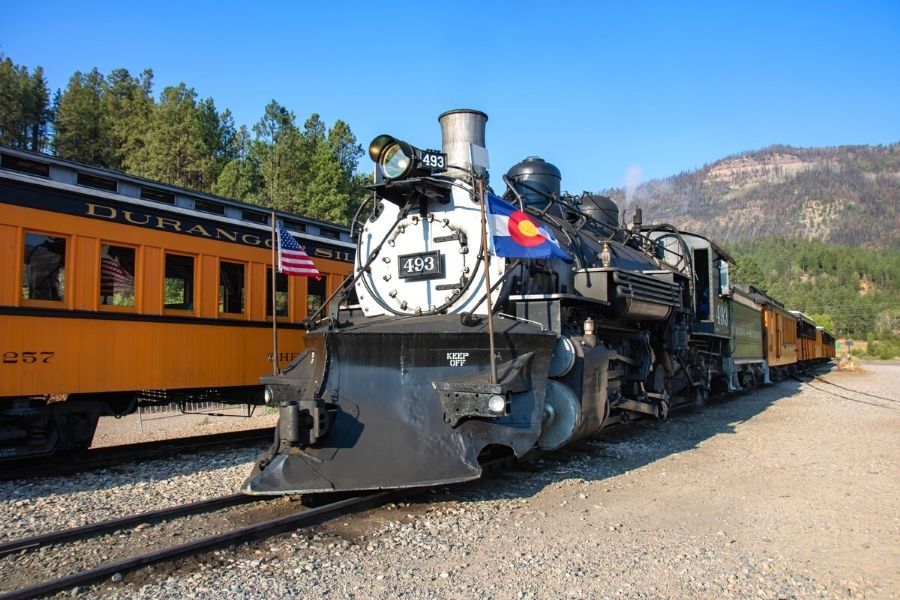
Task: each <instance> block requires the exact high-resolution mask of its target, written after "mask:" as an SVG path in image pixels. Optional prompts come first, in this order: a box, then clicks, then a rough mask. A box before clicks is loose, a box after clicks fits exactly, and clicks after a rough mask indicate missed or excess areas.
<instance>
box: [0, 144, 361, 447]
mask: <svg viewBox="0 0 900 600" xmlns="http://www.w3.org/2000/svg"><path fill="white" fill-rule="evenodd" d="M279 218H281V219H283V221H284V222H285V224H286V226H287V229H288V230H289V231H290V232H291V233H292V234H293V235H294V236H295V237H296V238H297V239H298V241H299V243H300V244H301V245H302V246H303V247H304V249H305V250H306V252H307V253H308V254H309V255H310V256H311V257H312V259H313V261H314V262H315V264H316V267H317V268H318V270H319V271H320V272H321V274H322V276H321V278H319V279H308V278H305V277H290V278H289V277H286V276H284V275H282V274H277V277H276V284H275V292H274V293H275V305H276V309H275V310H276V313H277V314H276V318H277V320H278V331H279V336H278V343H279V352H278V356H277V357H273V356H272V354H273V352H272V348H273V344H272V302H271V299H272V285H271V269H272V250H271V248H272V246H271V226H272V224H271V216H270V213H269V212H267V211H266V210H265V209H264V208H261V207H259V206H254V205H249V204H243V203H239V202H234V201H230V200H226V199H224V198H220V197H216V196H210V195H206V194H201V193H197V192H194V191H190V190H186V189H182V188H178V187H173V186H168V185H164V184H161V183H158V182H153V181H149V180H145V179H141V178H137V177H131V176H127V175H123V174H120V173H115V172H111V171H107V170H103V169H97V168H92V167H88V166H86V165H82V164H78V163H74V162H70V161H65V160H60V159H56V158H52V157H49V156H46V155H41V154H34V153H31V152H25V151H21V150H17V149H12V148H7V147H0V273H2V275H0V458H16V457H22V456H28V455H36V454H47V453H50V452H53V451H54V450H59V449H66V448H78V447H86V446H88V445H89V444H90V441H91V438H92V437H93V432H94V429H95V427H96V424H97V419H98V417H99V416H100V415H103V414H114V415H122V414H127V413H128V412H131V411H133V410H134V409H135V408H136V407H137V406H138V404H139V403H153V404H156V403H166V402H173V401H178V402H181V401H186V400H200V399H202V400H216V401H220V402H233V403H261V402H262V388H261V387H260V386H259V385H258V384H259V377H260V375H263V374H265V373H271V372H272V361H273V360H277V361H278V364H279V365H280V366H284V365H286V364H287V363H288V362H290V360H291V359H293V358H294V356H296V355H297V354H298V353H299V352H301V350H302V333H303V332H302V329H303V321H304V319H306V317H307V315H308V314H310V312H311V311H313V310H315V309H316V308H318V306H319V305H320V304H321V303H322V302H324V300H325V299H326V298H327V297H328V296H329V295H330V294H331V292H333V291H334V290H335V289H336V288H337V287H338V286H339V285H340V283H341V281H342V280H343V278H344V277H345V276H346V275H347V274H348V273H349V271H350V264H351V261H352V260H353V254H354V245H353V244H351V243H350V240H349V232H348V230H347V229H346V228H343V227H340V226H336V225H332V224H328V223H323V222H319V221H315V220H311V219H305V218H300V217H296V216H291V215H279Z"/></svg>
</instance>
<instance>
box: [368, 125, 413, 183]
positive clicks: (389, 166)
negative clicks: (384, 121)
mask: <svg viewBox="0 0 900 600" xmlns="http://www.w3.org/2000/svg"><path fill="white" fill-rule="evenodd" d="M369 158H371V159H372V160H373V161H374V162H375V164H377V165H378V166H379V167H381V172H382V173H383V174H384V176H385V177H386V178H387V179H399V178H401V177H405V176H406V175H408V174H409V173H410V172H411V171H412V170H413V164H414V162H415V160H414V159H415V150H414V149H413V147H412V146H410V145H409V144H407V143H406V142H404V141H401V140H398V139H397V138H395V137H393V136H390V135H387V134H382V135H379V136H378V137H376V138H375V139H374V140H372V143H370V144H369Z"/></svg>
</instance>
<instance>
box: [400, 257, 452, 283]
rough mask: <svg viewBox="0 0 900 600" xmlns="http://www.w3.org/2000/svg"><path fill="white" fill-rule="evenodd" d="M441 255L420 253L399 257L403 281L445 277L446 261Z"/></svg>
mask: <svg viewBox="0 0 900 600" xmlns="http://www.w3.org/2000/svg"><path fill="white" fill-rule="evenodd" d="M441 259H442V257H441V253H440V252H438V251H437V250H435V251H433V252H420V253H418V254H404V255H402V256H398V257H397V262H398V263H399V267H400V278H401V279H434V278H439V277H443V276H444V261H443V260H441Z"/></svg>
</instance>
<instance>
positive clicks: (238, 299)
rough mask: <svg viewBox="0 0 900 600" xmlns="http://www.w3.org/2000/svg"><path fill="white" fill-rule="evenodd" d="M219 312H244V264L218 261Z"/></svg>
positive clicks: (236, 313)
mask: <svg viewBox="0 0 900 600" xmlns="http://www.w3.org/2000/svg"><path fill="white" fill-rule="evenodd" d="M219 312H220V313H227V314H233V315H242V314H244V265H242V264H240V263H233V262H225V261H224V260H223V261H221V262H219Z"/></svg>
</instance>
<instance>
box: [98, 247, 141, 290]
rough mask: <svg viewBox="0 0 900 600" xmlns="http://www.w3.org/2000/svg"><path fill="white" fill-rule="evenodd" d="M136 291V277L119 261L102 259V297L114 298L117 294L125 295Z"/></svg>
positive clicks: (106, 257) (105, 257) (108, 258)
mask: <svg viewBox="0 0 900 600" xmlns="http://www.w3.org/2000/svg"><path fill="white" fill-rule="evenodd" d="M133 290H134V277H133V276H132V275H131V273H129V272H128V271H127V270H126V269H125V267H123V266H122V265H121V264H120V263H119V261H118V260H116V259H115V258H110V257H108V256H104V257H102V258H101V259H100V295H101V296H112V295H113V294H114V293H115V292H120V293H123V294H127V293H130V292H132V291H133Z"/></svg>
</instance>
